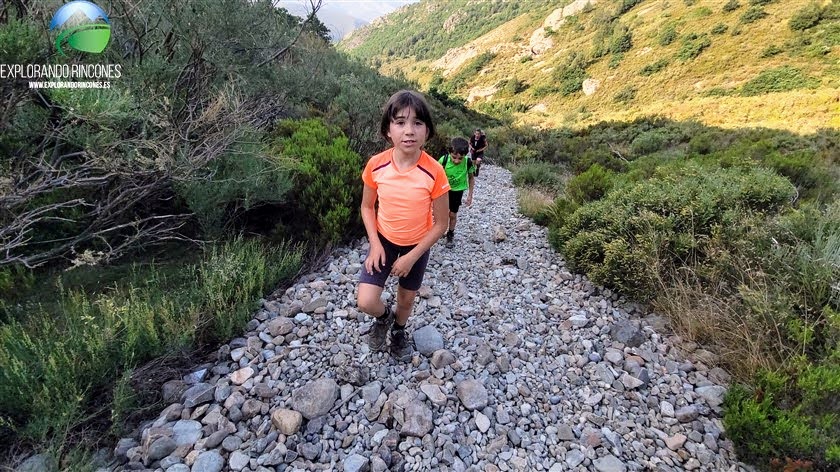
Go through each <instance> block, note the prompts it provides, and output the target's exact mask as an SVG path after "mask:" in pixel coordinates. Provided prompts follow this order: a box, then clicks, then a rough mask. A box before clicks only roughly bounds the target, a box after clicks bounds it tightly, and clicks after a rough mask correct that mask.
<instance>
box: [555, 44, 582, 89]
mask: <svg viewBox="0 0 840 472" xmlns="http://www.w3.org/2000/svg"><path fill="white" fill-rule="evenodd" d="M553 74H554V75H553V77H554V79H555V80H556V81H557V82H558V83H557V84H556V87H557V90H558V91H559V92H560V93H561V94H562V95H563V96H568V95H571V94H573V93H575V92H579V91H580V90H581V89H583V81H584V80H586V67H585V64H584V60H583V57H582V56H580V55H578V54H572V56H571V57H570V58H569V59H568V60H567V61H566V63H565V64H564V65H562V66H560V67H558V68H557V69H555V70H554V73H553Z"/></svg>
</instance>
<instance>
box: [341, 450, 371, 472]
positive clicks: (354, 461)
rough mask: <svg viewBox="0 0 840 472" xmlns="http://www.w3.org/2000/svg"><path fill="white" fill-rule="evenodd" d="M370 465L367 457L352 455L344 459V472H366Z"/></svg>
mask: <svg viewBox="0 0 840 472" xmlns="http://www.w3.org/2000/svg"><path fill="white" fill-rule="evenodd" d="M369 465H370V463H369V461H368V459H367V457H364V456H361V455H359V454H350V455H349V456H347V457H346V458H345V459H344V464H343V466H344V472H366V471H367V470H368V467H369Z"/></svg>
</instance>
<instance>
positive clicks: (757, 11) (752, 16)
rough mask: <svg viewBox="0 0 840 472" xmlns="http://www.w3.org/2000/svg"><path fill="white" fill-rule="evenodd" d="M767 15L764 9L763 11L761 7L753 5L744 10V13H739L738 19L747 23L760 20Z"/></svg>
mask: <svg viewBox="0 0 840 472" xmlns="http://www.w3.org/2000/svg"><path fill="white" fill-rule="evenodd" d="M768 16H769V15H768V14H767V12H766V11H764V9H763V8H761V7H759V6H753V7H750V8H748V9H747V11H745V12H744V14H743V15H741V19H740V20H741V23H743V24H749V23H754V22H756V21H758V20H761V19H763V18H767V17H768Z"/></svg>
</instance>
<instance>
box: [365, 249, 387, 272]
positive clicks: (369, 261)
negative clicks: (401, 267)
mask: <svg viewBox="0 0 840 472" xmlns="http://www.w3.org/2000/svg"><path fill="white" fill-rule="evenodd" d="M384 265H385V248H384V247H382V244H381V243H380V242H379V241H377V242H376V243H371V244H370V252H369V253H368V255H367V257H366V258H365V270H366V271H367V273H368V274H373V271H374V269H376V271H377V272H380V271H382V267H383V266H384Z"/></svg>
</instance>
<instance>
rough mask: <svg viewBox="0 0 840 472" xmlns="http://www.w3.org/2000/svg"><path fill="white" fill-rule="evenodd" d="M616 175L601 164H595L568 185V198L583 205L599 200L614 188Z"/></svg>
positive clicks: (570, 180) (573, 178)
mask: <svg viewBox="0 0 840 472" xmlns="http://www.w3.org/2000/svg"><path fill="white" fill-rule="evenodd" d="M613 179H614V174H613V173H612V172H611V171H609V170H607V169H605V168H603V167H602V166H601V165H599V164H593V165H592V166H591V167H590V168H589V169H587V170H586V171H585V172H583V173H581V174H578V175H576V176H574V177H572V178H571V179H569V181H568V182H567V183H566V196H567V197H569V200H571V201H572V202H574V203H577V204H581V203H586V202H591V201H594V200H599V199H601V198H603V196H604V195H606V194H607V192H609V191H610V189H611V188H612V187H613Z"/></svg>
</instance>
